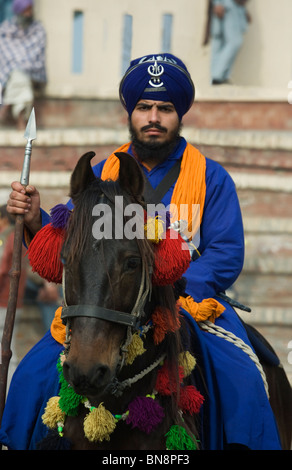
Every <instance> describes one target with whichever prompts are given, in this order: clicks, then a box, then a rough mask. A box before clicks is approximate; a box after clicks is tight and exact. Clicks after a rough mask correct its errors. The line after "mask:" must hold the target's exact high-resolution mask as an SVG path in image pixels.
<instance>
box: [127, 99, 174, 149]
mask: <svg viewBox="0 0 292 470" xmlns="http://www.w3.org/2000/svg"><path fill="white" fill-rule="evenodd" d="M131 128H132V131H134V133H135V136H136V138H137V139H138V140H139V141H140V142H142V143H145V144H155V143H157V144H158V145H163V144H168V143H170V142H171V141H173V140H174V139H176V138H177V135H178V133H179V129H180V121H179V117H178V114H177V112H176V110H175V108H174V106H173V104H172V103H170V102H167V101H154V100H144V99H143V100H140V101H138V103H137V105H136V107H135V109H134V111H133V112H132V115H131Z"/></svg>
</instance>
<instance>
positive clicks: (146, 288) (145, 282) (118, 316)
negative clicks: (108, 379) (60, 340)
mask: <svg viewBox="0 0 292 470" xmlns="http://www.w3.org/2000/svg"><path fill="white" fill-rule="evenodd" d="M151 272H152V267H151V266H147V265H146V260H145V259H144V258H143V257H142V273H141V282H140V287H139V291H138V294H137V298H136V301H135V304H134V306H133V308H132V310H131V312H130V313H128V312H120V311H118V310H113V309H109V308H106V307H103V306H98V305H68V304H67V300H66V288H65V278H66V267H65V265H64V266H63V277H62V289H63V299H64V306H63V308H62V314H61V319H62V322H63V323H64V324H65V325H66V340H65V345H66V350H67V352H68V351H69V347H70V341H71V333H70V320H71V319H72V318H75V317H91V318H97V319H100V320H106V321H109V322H113V323H117V324H119V325H123V326H126V327H127V334H126V339H125V341H124V343H123V345H122V346H121V354H120V355H121V360H120V365H119V368H120V369H121V367H122V366H123V364H124V361H125V357H126V354H127V348H128V345H129V344H130V342H131V340H132V335H133V333H134V332H135V331H137V330H138V329H139V327H140V326H141V322H142V319H143V317H144V313H145V305H146V302H147V301H148V300H150V299H151V293H152V283H151Z"/></svg>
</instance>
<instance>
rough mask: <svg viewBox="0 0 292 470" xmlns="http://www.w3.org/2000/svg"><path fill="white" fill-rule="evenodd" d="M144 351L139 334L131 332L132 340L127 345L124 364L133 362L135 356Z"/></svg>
mask: <svg viewBox="0 0 292 470" xmlns="http://www.w3.org/2000/svg"><path fill="white" fill-rule="evenodd" d="M144 352H146V349H145V348H144V344H143V340H142V338H141V336H140V334H139V333H138V332H136V333H134V334H133V336H132V340H131V342H130V344H129V346H128V350H127V357H126V364H127V365H131V364H133V362H134V360H135V359H136V357H137V356H141V355H142V354H144Z"/></svg>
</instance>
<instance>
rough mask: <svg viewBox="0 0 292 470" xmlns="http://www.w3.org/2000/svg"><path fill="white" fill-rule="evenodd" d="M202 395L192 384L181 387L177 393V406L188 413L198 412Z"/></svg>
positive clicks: (202, 400)
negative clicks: (178, 393)
mask: <svg viewBox="0 0 292 470" xmlns="http://www.w3.org/2000/svg"><path fill="white" fill-rule="evenodd" d="M203 402H204V397H203V396H202V395H201V393H200V392H199V391H198V390H197V389H196V387H195V386H194V385H186V386H184V387H181V389H180V395H179V403H178V406H179V408H180V409H181V410H182V411H183V412H184V413H188V414H190V415H193V414H197V413H199V411H200V409H201V406H202V404H203Z"/></svg>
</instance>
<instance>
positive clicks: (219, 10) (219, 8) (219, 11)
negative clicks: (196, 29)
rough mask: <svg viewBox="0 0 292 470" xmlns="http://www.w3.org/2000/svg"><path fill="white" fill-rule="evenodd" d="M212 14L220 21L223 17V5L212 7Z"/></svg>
mask: <svg viewBox="0 0 292 470" xmlns="http://www.w3.org/2000/svg"><path fill="white" fill-rule="evenodd" d="M213 13H214V15H215V16H217V17H218V18H220V20H221V19H222V18H223V16H224V15H225V8H224V5H221V4H219V5H214V7H213Z"/></svg>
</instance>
